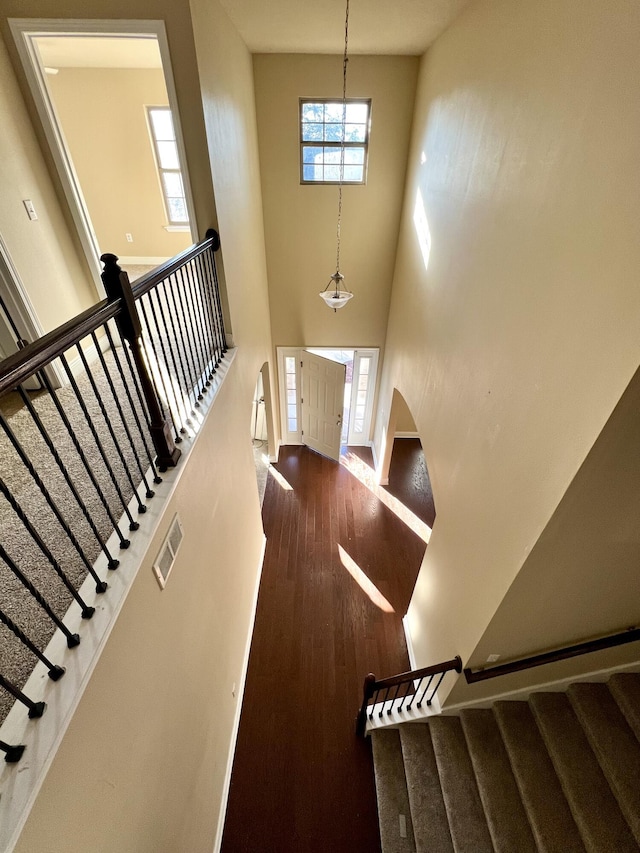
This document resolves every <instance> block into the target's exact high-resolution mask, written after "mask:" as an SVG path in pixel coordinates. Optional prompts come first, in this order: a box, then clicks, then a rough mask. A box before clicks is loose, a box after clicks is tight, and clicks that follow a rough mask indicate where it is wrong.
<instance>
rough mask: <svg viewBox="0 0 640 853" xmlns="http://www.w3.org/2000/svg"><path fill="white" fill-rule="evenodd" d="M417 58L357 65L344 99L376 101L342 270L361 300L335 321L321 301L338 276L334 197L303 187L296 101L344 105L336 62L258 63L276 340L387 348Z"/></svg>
mask: <svg viewBox="0 0 640 853" xmlns="http://www.w3.org/2000/svg"><path fill="white" fill-rule="evenodd" d="M417 65H418V60H417V58H416V57H407V56H404V57H390V56H379V57H373V56H352V57H351V58H350V60H349V74H348V96H349V97H352V98H371V99H372V105H371V116H372V121H371V142H370V148H369V168H368V177H367V184H366V185H365V186H346V187H344V189H343V215H342V246H341V264H340V265H341V271H342V273H343V274H344V275H345V278H346V282H347V285H348V286H349V288H350V289H351V290H353V292H354V293H355V296H354V299H353V301H352V302H350V303H349V304H348V305H347V306H346V307H345V308H344V309H342V310H341V311H338V312H336V313H334V312H333V311H330V310H328V309H327V308H326V307H325V306H324V305H323V303H322V302H321V301H320V299H319V297H318V293H319V292H320V291H321V290H323V289H324V287H325V285H326V284H327V282H328V281H329V276H331V275H332V273H334V272H335V263H336V221H337V215H338V188H337V187H336V186H308V185H307V186H301V185H300V166H299V163H300V150H299V137H300V131H299V120H298V115H299V105H298V104H299V99H300V98H301V97H311V98H340V97H341V95H342V60H341V58H340V57H338V56H309V55H258V56H254V58H253V67H254V74H255V85H256V105H257V116H258V131H259V138H260V166H261V170H262V191H263V202H264V218H265V237H266V245H267V261H268V272H269V294H270V301H271V314H272V323H273V341H274V345H277V346H296V345H311V346H374V347H382V346H383V345H384V339H385V333H386V325H387V312H388V307H389V297H390V288H391V279H392V276H393V264H394V258H395V249H396V239H397V232H398V225H399V216H400V210H401V205H402V190H403V185H404V178H405V170H406V157H407V147H408V140H409V133H410V127H411V115H412V109H413V99H414V94H415V81H416V72H417Z"/></svg>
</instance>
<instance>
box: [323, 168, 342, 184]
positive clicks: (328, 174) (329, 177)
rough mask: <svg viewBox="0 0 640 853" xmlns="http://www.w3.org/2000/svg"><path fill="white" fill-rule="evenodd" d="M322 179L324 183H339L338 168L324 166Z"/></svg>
mask: <svg viewBox="0 0 640 853" xmlns="http://www.w3.org/2000/svg"><path fill="white" fill-rule="evenodd" d="M324 179H325V181H339V180H340V166H325V167H324Z"/></svg>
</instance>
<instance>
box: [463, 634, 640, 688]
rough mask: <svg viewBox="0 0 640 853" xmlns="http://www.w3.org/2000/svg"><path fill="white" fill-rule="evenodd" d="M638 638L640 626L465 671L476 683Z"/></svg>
mask: <svg viewBox="0 0 640 853" xmlns="http://www.w3.org/2000/svg"><path fill="white" fill-rule="evenodd" d="M638 640H640V628H629V629H628V630H626V631H621V632H619V633H618V634H610V635H609V636H607V637H600V638H599V639H597V640H587V641H585V642H583V643H576V644H575V645H572V646H565V647H564V648H562V649H554V650H553V651H551V652H542V653H540V654H537V655H530V656H529V657H526V658H519V659H518V660H513V661H508V662H507V663H501V664H499V665H498V666H491V667H488V668H487V669H477V670H473V669H470V668H467V669H465V671H464V677H465V678H466V680H467V683H468V684H475V682H476V681H486V680H487V679H488V678H497V677H498V676H500V675H510V674H511V673H513V672H520V671H521V670H523V669H531V668H532V667H534V666H543V665H544V664H546V663H556V662H557V661H561V660H568V659H569V658H574V657H578V656H579V655H586V654H589V653H590V652H598V651H601V650H602V649H612V648H615V647H616V646H623V645H625V644H626V643H635V642H637V641H638Z"/></svg>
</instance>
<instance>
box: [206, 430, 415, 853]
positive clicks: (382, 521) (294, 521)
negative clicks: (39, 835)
mask: <svg viewBox="0 0 640 853" xmlns="http://www.w3.org/2000/svg"><path fill="white" fill-rule="evenodd" d="M363 460H364V461H365V462H368V463H369V464H371V457H370V451H369V450H368V449H362V448H361V449H358V451H356V449H355V448H350V449H349V450H348V452H347V454H346V457H343V461H344V462H346V463H347V464H349V462H350V461H351V462H355V463H356V466H357V465H359V466H360V468H362V467H363V465H362V461H363ZM276 467H277V470H278V471H279V473H280V474H281V475H282V477H284V478H285V480H286V481H287V482H288V484H289V485H290V486H291V490H289V489H286V488H284V487H283V486H282V485H281V484H280V483H278V482H277V480H276V479H275V477H274V476H273V474H271V473H270V474H269V480H268V483H267V491H266V496H265V500H264V508H263V518H264V526H265V533H266V535H267V549H266V555H265V563H264V568H263V574H262V581H261V586H260V593H259V599H258V609H257V614H256V623H255V629H254V634H253V640H252V646H251V655H250V660H249V669H248V674H247V683H246V689H245V695H244V703H243V709H242V716H241V720H240V729H239V735H238V742H237V748H236V755H235V760H234V766H233V773H232V778H231V790H230V795H229V803H228V809H227V817H226V823H225V830H224V837H223V843H222V850H223V853H240V851H242V853H316V852H317V853H377V851H379V850H380V841H379V834H378V827H377V811H376V802H375V788H374V779H373V767H372V762H371V751H370V744H369V741H368V740H364V739H358V738H356V736H355V734H354V731H355V717H356V713H357V709H358V706H359V704H360V701H361V691H362V682H363V679H364V676H365V675H366V673H367V672H374V673H375V674H376V675H377V676H379V677H383V676H387V675H392V674H395V673H398V672H402V671H404V670H406V669H407V668H408V665H409V662H408V657H407V651H406V645H405V640H404V634H403V630H402V625H401V620H402V616H403V615H404V613H405V612H406V609H407V606H408V604H409V600H410V597H411V593H412V591H413V587H414V584H415V580H416V577H417V573H418V570H419V567H420V563H421V561H422V557H423V555H424V549H425V545H424V542H423V541H422V540H421V539H419V538H418V537H417V536H416V535H415V534H414V533H412V532H411V531H410V530H409V529H408V528H407V527H406V526H405V524H404V523H403V522H402V521H400V520H399V519H398V518H397V517H396V515H394V513H393V512H391V510H389V509H387V507H386V506H384V505H383V504H382V503H381V502H380V501H379V500H378V498H377V497H376V496H375V494H373V493H372V492H371V491H370V490H369V489H368V488H367V487H366V486H364V485H363V484H362V483H361V482H360V481H359V479H357V477H356V476H354V474H352V473H350V471H349V470H348V469H347V468H346V467H345V466H344V465H343V464H337V463H335V462H332V461H330V460H328V459H325V458H323V457H321V456H319V455H317V454H315V453H313V452H312V451H310V450H308V449H307V448H305V447H284V448H282V449H281V451H280V461H279V463H278V465H277V466H276ZM407 476H408V477H410V476H411V473H410V472H408V473H407ZM338 546H341V547H342V548H343V549H344V551H345V552H346V553H347V554H348V556H349V557H350V558H351V559H352V560H353V561H355V563H356V564H357V566H358V567H359V568H360V569H361V570H362V572H364V573H365V574H366V576H367V577H368V578H369V579H370V581H372V582H373V584H375V586H376V587H377V589H378V590H379V591H380V592H381V593H382V595H383V596H384V597H385V598H386V599H387V600H388V602H389V603H390V604H391V605H392V607H393V611H394V612H384V611H383V610H382V609H380V607H379V606H377V605H376V604H374V603H373V602H372V600H371V599H370V597H369V595H368V594H367V593H365V592H364V591H363V589H361V587H360V586H359V585H358V584H357V583H356V581H355V580H354V578H353V577H352V574H351V573H350V572H349V571H347V569H346V568H345V567H344V566H343V563H342V562H341V558H340V554H339V549H338ZM346 562H347V563H348V562H349V560H348V559H347V560H346ZM354 573H355V574H357V570H356V571H355V572H354Z"/></svg>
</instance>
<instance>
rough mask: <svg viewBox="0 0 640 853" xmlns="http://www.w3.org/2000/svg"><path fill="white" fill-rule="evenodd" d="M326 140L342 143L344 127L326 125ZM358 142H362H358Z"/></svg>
mask: <svg viewBox="0 0 640 853" xmlns="http://www.w3.org/2000/svg"><path fill="white" fill-rule="evenodd" d="M324 138H325V141H326V142H342V125H341V124H325V126H324ZM357 141H358V142H359V141H360V140H357Z"/></svg>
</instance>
